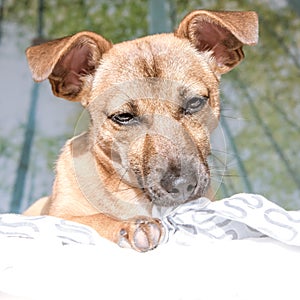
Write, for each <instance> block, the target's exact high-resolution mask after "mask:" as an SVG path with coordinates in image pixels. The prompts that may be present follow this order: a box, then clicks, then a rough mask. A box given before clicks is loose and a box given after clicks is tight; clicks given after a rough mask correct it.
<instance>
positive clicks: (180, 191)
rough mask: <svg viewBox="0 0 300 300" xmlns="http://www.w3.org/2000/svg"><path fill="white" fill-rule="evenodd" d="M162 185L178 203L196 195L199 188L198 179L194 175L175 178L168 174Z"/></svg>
mask: <svg viewBox="0 0 300 300" xmlns="http://www.w3.org/2000/svg"><path fill="white" fill-rule="evenodd" d="M160 184H161V187H162V188H163V189H164V190H166V191H167V192H168V193H169V194H170V195H171V196H172V198H173V199H174V200H175V201H176V202H185V201H187V200H189V198H190V196H191V195H192V194H193V193H194V191H195V189H196V187H197V179H196V177H195V176H193V175H192V174H188V175H183V176H176V177H175V176H174V175H172V174H170V173H167V174H165V176H164V177H163V178H162V180H161V182H160Z"/></svg>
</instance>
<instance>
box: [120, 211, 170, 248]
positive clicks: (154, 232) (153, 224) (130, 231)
mask: <svg viewBox="0 0 300 300" xmlns="http://www.w3.org/2000/svg"><path fill="white" fill-rule="evenodd" d="M119 235H120V236H119V242H118V244H119V246H121V247H128V246H129V247H131V248H132V249H134V250H137V251H139V252H146V251H149V250H152V249H154V248H156V247H157V246H158V245H159V242H160V241H161V239H162V237H163V235H164V230H163V226H162V224H161V222H160V220H158V219H152V218H148V217H144V216H141V217H135V218H132V219H129V220H126V221H123V222H122V226H121V230H120V233H119Z"/></svg>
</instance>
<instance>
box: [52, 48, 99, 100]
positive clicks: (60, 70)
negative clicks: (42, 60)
mask: <svg viewBox="0 0 300 300" xmlns="http://www.w3.org/2000/svg"><path fill="white" fill-rule="evenodd" d="M91 55H92V53H91V49H90V46H89V45H87V44H85V45H82V44H81V45H79V46H75V47H74V48H72V49H71V50H69V51H68V53H67V54H66V55H65V56H64V57H62V59H61V60H60V61H59V62H58V63H57V64H56V66H55V68H54V70H53V75H55V76H61V82H62V83H63V84H62V86H63V88H64V89H65V92H66V93H67V94H77V93H78V92H79V91H80V89H81V86H82V80H81V77H82V76H84V75H88V74H92V73H93V72H94V70H95V65H94V64H92V63H91V61H92V60H91Z"/></svg>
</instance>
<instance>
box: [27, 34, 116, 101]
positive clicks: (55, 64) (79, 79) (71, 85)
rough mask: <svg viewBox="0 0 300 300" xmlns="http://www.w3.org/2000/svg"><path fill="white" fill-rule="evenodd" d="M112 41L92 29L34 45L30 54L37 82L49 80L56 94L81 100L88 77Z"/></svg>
mask: <svg viewBox="0 0 300 300" xmlns="http://www.w3.org/2000/svg"><path fill="white" fill-rule="evenodd" d="M111 47H112V44H111V43H110V42H108V41H107V40H105V39H104V38H103V37H102V36H100V35H98V34H96V33H93V32H88V31H83V32H79V33H77V34H75V35H73V36H69V37H65V38H61V39H57V40H54V41H50V42H47V43H43V44H41V45H37V46H33V47H30V48H28V49H27V50H26V56H27V60H28V63H29V67H30V69H31V72H32V75H33V79H34V80H35V81H38V82H40V81H43V80H45V79H47V78H48V79H49V81H50V83H51V86H52V91H53V93H54V95H56V96H58V97H62V98H65V99H68V100H71V101H80V100H81V99H80V98H81V95H82V94H83V93H82V92H83V90H84V87H85V85H86V82H87V81H88V78H89V77H90V76H91V75H93V74H94V73H95V71H96V69H97V67H98V65H99V63H100V59H101V57H102V55H103V53H105V52H106V51H108V50H109V49H110V48H111Z"/></svg>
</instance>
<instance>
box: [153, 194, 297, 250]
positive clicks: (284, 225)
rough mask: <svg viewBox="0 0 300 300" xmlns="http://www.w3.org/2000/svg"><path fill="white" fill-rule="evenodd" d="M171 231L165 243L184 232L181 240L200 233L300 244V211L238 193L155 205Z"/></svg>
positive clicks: (252, 195) (208, 235)
mask: <svg viewBox="0 0 300 300" xmlns="http://www.w3.org/2000/svg"><path fill="white" fill-rule="evenodd" d="M153 214H154V215H156V216H159V217H160V218H162V221H163V224H164V226H165V227H166V232H167V233H168V234H167V235H166V237H165V240H164V242H167V241H168V240H169V239H171V238H172V237H173V235H176V234H178V233H180V238H177V240H178V241H179V242H182V243H188V242H189V241H190V240H191V237H192V238H195V237H197V236H203V235H204V236H207V237H210V238H214V239H244V238H260V237H266V236H268V237H271V238H273V239H276V240H278V241H280V242H283V243H286V244H289V245H294V246H300V211H286V210H284V209H283V208H281V207H280V206H278V205H276V204H275V203H273V202H271V201H269V200H267V199H266V198H264V197H263V196H261V195H255V194H246V193H241V194H236V195H233V196H232V197H230V198H225V199H222V200H219V201H214V202H211V201H210V200H208V199H206V198H200V199H198V200H195V201H192V202H188V203H185V204H183V205H181V206H179V207H177V208H175V209H167V210H165V211H162V209H159V208H155V209H154V212H153Z"/></svg>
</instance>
